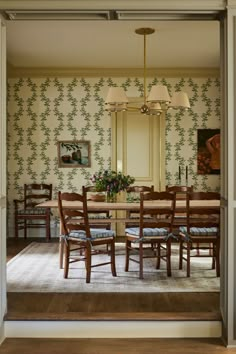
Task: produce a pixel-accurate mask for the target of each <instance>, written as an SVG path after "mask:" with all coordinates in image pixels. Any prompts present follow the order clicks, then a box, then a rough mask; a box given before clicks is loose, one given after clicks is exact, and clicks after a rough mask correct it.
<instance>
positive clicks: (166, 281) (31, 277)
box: [7, 242, 220, 293]
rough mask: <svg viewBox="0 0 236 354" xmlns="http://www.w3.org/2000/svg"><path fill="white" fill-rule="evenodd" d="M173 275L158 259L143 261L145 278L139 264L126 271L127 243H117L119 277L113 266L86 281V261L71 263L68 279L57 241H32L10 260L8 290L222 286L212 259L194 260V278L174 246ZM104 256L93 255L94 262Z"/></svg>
mask: <svg viewBox="0 0 236 354" xmlns="http://www.w3.org/2000/svg"><path fill="white" fill-rule="evenodd" d="M172 253H173V255H172V260H171V264H172V276H171V277H167V275H166V264H165V262H162V264H161V269H159V270H157V269H155V259H150V258H148V259H145V260H144V280H140V279H139V278H138V264H136V263H133V262H130V271H129V272H125V271H124V264H125V256H124V254H125V250H124V244H117V245H116V270H117V277H113V276H112V275H111V271H110V265H107V266H103V267H97V268H93V270H92V275H91V283H89V284H86V282H85V269H84V262H76V263H73V264H71V267H70V271H69V278H68V279H64V278H63V270H62V269H59V257H58V244H57V243H37V242H33V243H31V244H30V245H29V246H28V247H26V248H25V249H24V250H23V251H21V252H20V253H19V254H18V255H17V256H15V257H14V258H12V259H11V260H10V261H9V262H8V263H7V291H8V292H63V293H65V292H192V291H194V292H215V291H219V289H220V281H219V278H216V276H215V270H212V269H211V259H210V258H194V259H192V260H191V277H190V278H187V277H186V271H185V269H183V270H179V269H178V250H177V249H173V252H172ZM101 257H102V258H103V259H104V257H107V256H105V255H96V256H93V259H94V262H96V263H98V262H100V261H101Z"/></svg>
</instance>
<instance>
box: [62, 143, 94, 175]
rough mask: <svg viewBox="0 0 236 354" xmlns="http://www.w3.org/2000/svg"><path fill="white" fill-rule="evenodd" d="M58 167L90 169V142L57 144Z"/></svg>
mask: <svg viewBox="0 0 236 354" xmlns="http://www.w3.org/2000/svg"><path fill="white" fill-rule="evenodd" d="M57 150H58V167H72V168H75V167H90V166H91V159H90V142H89V141H85V140H63V141H58V143H57Z"/></svg>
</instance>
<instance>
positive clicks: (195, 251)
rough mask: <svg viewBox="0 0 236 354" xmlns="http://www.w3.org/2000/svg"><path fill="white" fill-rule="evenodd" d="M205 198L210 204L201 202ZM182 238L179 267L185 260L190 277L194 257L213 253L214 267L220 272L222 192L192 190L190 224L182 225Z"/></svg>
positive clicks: (189, 201)
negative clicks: (214, 204)
mask: <svg viewBox="0 0 236 354" xmlns="http://www.w3.org/2000/svg"><path fill="white" fill-rule="evenodd" d="M202 200H205V201H209V205H208V206H205V207H203V206H201V203H200V202H201V201H202ZM211 201H216V202H219V203H218V204H219V206H212V203H211ZM197 202H199V206H197V204H196V203H197ZM194 203H195V204H194ZM179 240H180V248H179V269H182V267H183V261H185V262H186V264H187V269H186V273H187V277H190V263H191V258H193V257H211V258H212V268H216V276H217V277H219V276H220V194H219V193H216V192H192V193H188V194H187V226H181V227H180V228H179ZM199 250H203V252H199ZM206 251H207V252H206Z"/></svg>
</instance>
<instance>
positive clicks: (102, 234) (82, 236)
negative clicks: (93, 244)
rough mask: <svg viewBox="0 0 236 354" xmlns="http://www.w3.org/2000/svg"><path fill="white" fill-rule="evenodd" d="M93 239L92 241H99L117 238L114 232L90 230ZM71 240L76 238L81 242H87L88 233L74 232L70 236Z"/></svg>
mask: <svg viewBox="0 0 236 354" xmlns="http://www.w3.org/2000/svg"><path fill="white" fill-rule="evenodd" d="M90 234H91V238H90V239H89V240H90V241H93V240H98V239H105V238H114V237H115V236H116V234H115V231H113V230H106V229H92V228H91V229H90ZM67 237H69V238H75V239H78V240H81V241H85V240H86V233H85V231H83V230H74V231H73V230H72V231H71V232H70V233H69V235H68V236H67Z"/></svg>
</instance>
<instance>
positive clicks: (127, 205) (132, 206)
mask: <svg viewBox="0 0 236 354" xmlns="http://www.w3.org/2000/svg"><path fill="white" fill-rule="evenodd" d="M170 203H171V202H169V201H165V200H159V201H146V202H145V208H149V209H156V208H167V207H169V206H170ZM191 203H192V205H193V206H194V207H197V208H198V207H199V209H204V208H209V207H211V208H216V209H219V208H220V201H219V200H195V201H192V202H191ZM62 205H63V207H64V208H69V209H82V203H81V202H79V201H63V202H62ZM36 207H40V208H50V209H58V200H56V199H54V200H48V201H45V202H42V203H39V204H37V206H36ZM87 208H88V211H89V212H90V213H92V212H93V211H94V212H96V211H101V210H103V211H104V212H105V211H111V212H112V211H114V212H117V211H124V212H125V211H129V210H132V211H133V212H136V211H137V213H138V212H139V210H140V202H139V201H135V202H133V201H132V202H128V201H116V202H109V203H108V202H97V201H92V200H88V201H87ZM175 211H176V212H177V213H178V217H176V218H174V227H176V228H177V227H178V226H179V225H185V224H186V200H185V199H183V200H177V201H176V207H175ZM120 214H121V215H119V213H112V216H111V217H110V218H106V223H111V224H112V223H115V224H116V223H124V224H125V223H127V222H130V220H131V218H129V217H127V215H126V213H125V216H124V215H123V214H124V213H120ZM94 215H95V216H94V217H93V218H90V219H89V223H90V224H91V225H92V224H104V219H101V218H96V214H94ZM181 216H182V217H181ZM132 221H134V219H133V218H132ZM136 222H139V218H138V217H137V219H136ZM59 247H60V252H59V254H60V260H59V263H60V268H62V267H63V260H62V254H63V251H62V248H63V242H62V238H60V243H59Z"/></svg>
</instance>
